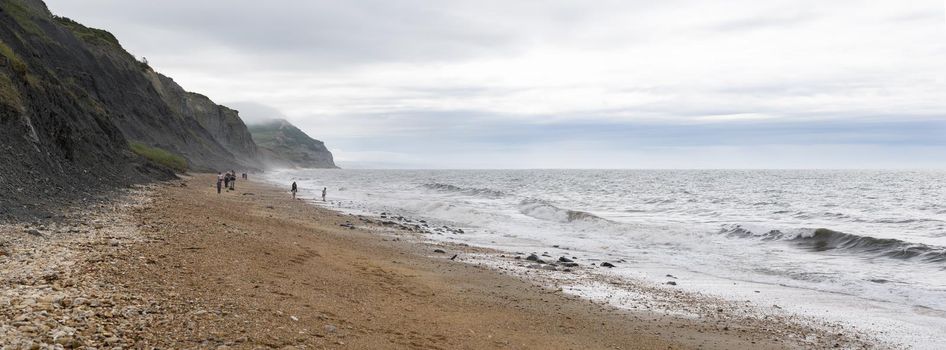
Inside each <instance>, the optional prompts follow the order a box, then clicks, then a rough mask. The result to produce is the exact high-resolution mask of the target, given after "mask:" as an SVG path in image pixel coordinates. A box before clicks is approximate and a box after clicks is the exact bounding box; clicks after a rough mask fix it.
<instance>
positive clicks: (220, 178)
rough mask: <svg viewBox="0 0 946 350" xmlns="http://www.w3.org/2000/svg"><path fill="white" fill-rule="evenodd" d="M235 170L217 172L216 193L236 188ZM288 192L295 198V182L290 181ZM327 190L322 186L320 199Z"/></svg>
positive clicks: (296, 186)
mask: <svg viewBox="0 0 946 350" xmlns="http://www.w3.org/2000/svg"><path fill="white" fill-rule="evenodd" d="M240 177H241V178H242V179H243V180H247V176H246V173H243V174H241V175H240ZM236 180H237V176H236V171H233V170H230V171H228V172H226V173H220V172H218V173H217V193H220V191H222V190H223V189H226V190H227V191H233V190H235V189H236V188H235V187H236ZM289 192H292V199H296V192H299V186H298V185H296V182H295V181H293V182H292V186H291V187H290V188H289ZM327 192H328V187H322V201H323V202H324V201H325V195H326V194H327Z"/></svg>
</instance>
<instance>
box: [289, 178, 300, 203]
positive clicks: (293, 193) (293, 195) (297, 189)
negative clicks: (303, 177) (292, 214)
mask: <svg viewBox="0 0 946 350" xmlns="http://www.w3.org/2000/svg"><path fill="white" fill-rule="evenodd" d="M298 191H299V188H298V187H296V182H295V181H293V182H292V189H290V190H289V192H292V199H296V192H298Z"/></svg>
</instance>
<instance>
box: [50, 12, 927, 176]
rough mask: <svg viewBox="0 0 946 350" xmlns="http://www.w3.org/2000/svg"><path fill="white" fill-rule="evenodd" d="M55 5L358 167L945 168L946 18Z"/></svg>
mask: <svg viewBox="0 0 946 350" xmlns="http://www.w3.org/2000/svg"><path fill="white" fill-rule="evenodd" d="M47 3H48V5H49V7H50V9H51V10H52V11H53V12H54V13H56V14H59V15H63V16H67V17H70V18H73V19H76V20H78V21H80V22H82V23H84V24H86V25H89V26H93V27H100V28H105V29H107V30H109V31H111V32H112V33H114V34H115V35H116V36H117V37H118V38H119V40H120V41H121V42H122V44H123V45H124V46H125V48H126V49H128V50H129V51H130V52H131V53H132V54H134V55H136V56H139V57H140V56H144V57H147V58H148V60H149V62H150V63H151V65H152V66H153V67H155V69H157V70H159V71H161V72H162V73H165V74H167V75H169V76H171V77H173V78H174V79H175V80H176V81H178V82H179V83H180V84H181V85H182V86H184V87H185V88H186V89H188V90H191V91H196V92H200V93H203V94H205V95H207V96H210V97H211V98H212V99H214V100H215V101H217V102H218V103H223V104H227V105H232V106H234V107H235V108H237V109H239V110H241V112H242V114H243V115H244V117H245V119H258V118H266V117H271V116H283V117H284V118H286V119H288V120H290V121H291V122H293V123H294V124H296V125H298V126H299V127H300V128H302V129H303V130H305V131H306V132H308V133H309V134H310V135H311V136H313V137H315V138H318V139H321V140H323V141H325V142H326V144H327V145H328V146H329V148H330V149H331V150H332V151H333V152H334V153H335V156H336V158H337V159H338V160H339V163H340V164H341V165H342V166H343V167H345V166H347V167H408V168H415V167H421V168H885V167H890V168H944V167H946V21H944V13H946V10H944V2H943V1H941V0H913V1H868V0H860V1H852V0H832V1H823V0H820V1H819V0H769V1H754V0H717V1H710V0H692V1H690V0H667V1H643V0H641V1H638V0H615V1H612V0H599V1H581V0H545V1H508V0H495V1H494V0H469V1H467V0H440V1H417V0H407V1H388V0H358V1H355V0H352V1H334V0H324V1H322V0H317V1H288V0H276V1H233V0H229V1H224V0H201V1H195V0H187V1H182V0H164V1H150V0H83V1H74V0H47Z"/></svg>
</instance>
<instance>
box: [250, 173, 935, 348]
mask: <svg viewBox="0 0 946 350" xmlns="http://www.w3.org/2000/svg"><path fill="white" fill-rule="evenodd" d="M265 176H266V178H267V180H269V181H271V182H273V183H276V184H280V185H284V186H286V187H287V188H288V184H289V183H291V182H292V181H296V182H297V183H298V184H299V187H300V189H301V194H302V196H303V197H304V198H308V199H312V200H315V199H317V198H318V197H320V196H321V190H322V188H327V192H328V193H327V194H328V196H327V197H328V200H329V202H326V204H327V205H329V206H331V207H334V208H337V209H339V210H342V211H346V212H349V213H357V214H360V215H380V214H381V213H387V214H389V215H403V216H409V217H414V218H420V219H424V220H426V221H430V222H432V223H436V225H439V224H441V223H442V224H444V225H448V226H450V227H459V228H462V230H463V233H462V234H457V233H455V232H450V233H447V234H446V235H444V234H442V233H430V236H431V237H430V239H432V240H449V241H451V242H460V243H466V244H470V245H474V246H482V247H490V248H495V249H499V250H504V251H510V252H551V255H553V256H557V254H559V253H561V254H567V255H568V256H576V257H577V258H579V259H584V260H589V261H590V260H594V261H611V262H615V264H616V265H617V267H616V268H615V269H613V270H614V272H613V273H616V274H622V273H623V274H625V275H626V276H627V278H635V279H651V280H653V282H654V283H655V284H659V283H663V282H664V281H663V280H664V279H665V276H667V275H668V274H671V273H672V274H674V276H675V278H679V281H678V282H677V283H678V288H681V289H683V290H689V291H693V292H698V293H703V294H707V295H712V296H714V297H721V298H727V299H732V300H740V301H742V300H748V301H750V302H752V303H757V304H759V305H760V306H768V305H772V304H773V303H778V305H780V307H781V308H785V309H787V310H789V312H793V313H798V314H801V315H807V316H812V317H819V318H823V319H826V320H829V321H832V322H840V323H841V324H846V325H851V326H852V327H855V328H856V329H859V330H862V331H866V332H869V333H871V334H874V335H879V337H880V338H882V339H883V340H884V341H889V342H891V343H893V344H899V345H903V346H906V347H912V348H931V349H932V348H946V171H878V170H338V169H324V170H315V169H305V170H279V171H272V172H269V173H267V174H266V175H265ZM319 200H320V199H319ZM558 249H560V250H563V251H562V252H559V251H556V250H558ZM564 250H567V252H564ZM760 290H761V291H763V292H760ZM588 295H594V293H588Z"/></svg>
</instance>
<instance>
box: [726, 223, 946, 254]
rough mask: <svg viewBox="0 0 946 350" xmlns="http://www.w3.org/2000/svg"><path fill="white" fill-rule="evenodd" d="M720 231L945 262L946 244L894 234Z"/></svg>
mask: <svg viewBox="0 0 946 350" xmlns="http://www.w3.org/2000/svg"><path fill="white" fill-rule="evenodd" d="M721 233H723V234H725V235H727V236H731V237H742V238H757V239H761V240H766V241H773V240H779V241H787V242H790V243H793V244H796V245H798V246H800V247H803V248H806V249H808V250H811V251H814V252H826V251H842V252H850V253H854V254H862V255H870V256H874V257H886V258H893V259H901V260H921V261H925V262H933V263H943V262H946V247H938V246H931V245H926V244H922V243H913V242H907V241H903V240H899V239H893V238H876V237H870V236H860V235H855V234H850V233H844V232H840V231H834V230H831V229H827V228H817V229H808V228H805V229H797V230H792V231H790V232H783V231H780V230H769V231H765V232H753V231H751V230H749V229H747V228H745V227H743V226H740V225H732V226H725V227H724V228H723V229H722V231H721Z"/></svg>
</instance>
